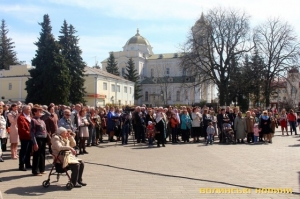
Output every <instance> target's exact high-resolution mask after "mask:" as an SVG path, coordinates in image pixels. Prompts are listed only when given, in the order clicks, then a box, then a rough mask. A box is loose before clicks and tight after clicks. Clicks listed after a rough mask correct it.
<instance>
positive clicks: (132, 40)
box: [125, 29, 150, 46]
mask: <svg viewBox="0 0 300 199" xmlns="http://www.w3.org/2000/svg"><path fill="white" fill-rule="evenodd" d="M129 44H142V45H147V46H148V45H149V46H150V43H149V41H148V40H147V39H145V38H144V37H142V36H141V35H140V33H139V29H137V31H136V34H135V36H133V37H131V38H130V39H129V40H128V41H127V42H126V44H125V45H129Z"/></svg>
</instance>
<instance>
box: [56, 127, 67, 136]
mask: <svg viewBox="0 0 300 199" xmlns="http://www.w3.org/2000/svg"><path fill="white" fill-rule="evenodd" d="M66 131H67V129H65V128H64V127H59V128H58V129H57V131H56V134H57V135H60V134H62V133H63V132H66Z"/></svg>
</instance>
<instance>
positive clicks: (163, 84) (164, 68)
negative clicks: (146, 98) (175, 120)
mask: <svg viewBox="0 0 300 199" xmlns="http://www.w3.org/2000/svg"><path fill="white" fill-rule="evenodd" d="M170 69H171V66H170V65H169V63H168V62H166V61H163V62H162V63H161V64H159V65H156V67H155V73H156V74H155V77H154V80H155V82H156V84H157V85H158V86H159V88H160V93H159V94H160V98H161V101H163V103H164V105H167V104H168V99H169V92H170V87H171V84H172V82H173V81H172V77H170Z"/></svg>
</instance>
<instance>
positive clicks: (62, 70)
mask: <svg viewBox="0 0 300 199" xmlns="http://www.w3.org/2000/svg"><path fill="white" fill-rule="evenodd" d="M39 25H41V27H42V30H41V32H40V38H39V39H38V41H37V42H36V43H35V45H36V46H37V50H36V54H35V57H34V58H33V59H32V65H33V66H34V68H33V69H31V70H30V71H29V73H30V78H29V79H28V80H27V82H26V90H27V97H26V102H27V103H29V102H32V103H38V104H50V103H55V104H68V102H69V101H68V98H69V93H70V81H71V80H70V75H69V70H68V68H67V66H66V63H65V59H64V56H63V55H62V54H61V52H60V47H59V44H58V42H57V41H55V38H54V36H53V34H52V32H51V31H52V27H51V25H50V18H49V15H47V14H46V15H44V18H43V22H42V23H39Z"/></svg>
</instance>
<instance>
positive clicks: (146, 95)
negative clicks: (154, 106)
mask: <svg viewBox="0 0 300 199" xmlns="http://www.w3.org/2000/svg"><path fill="white" fill-rule="evenodd" d="M148 100H149V96H148V91H146V92H145V101H146V102H148Z"/></svg>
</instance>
